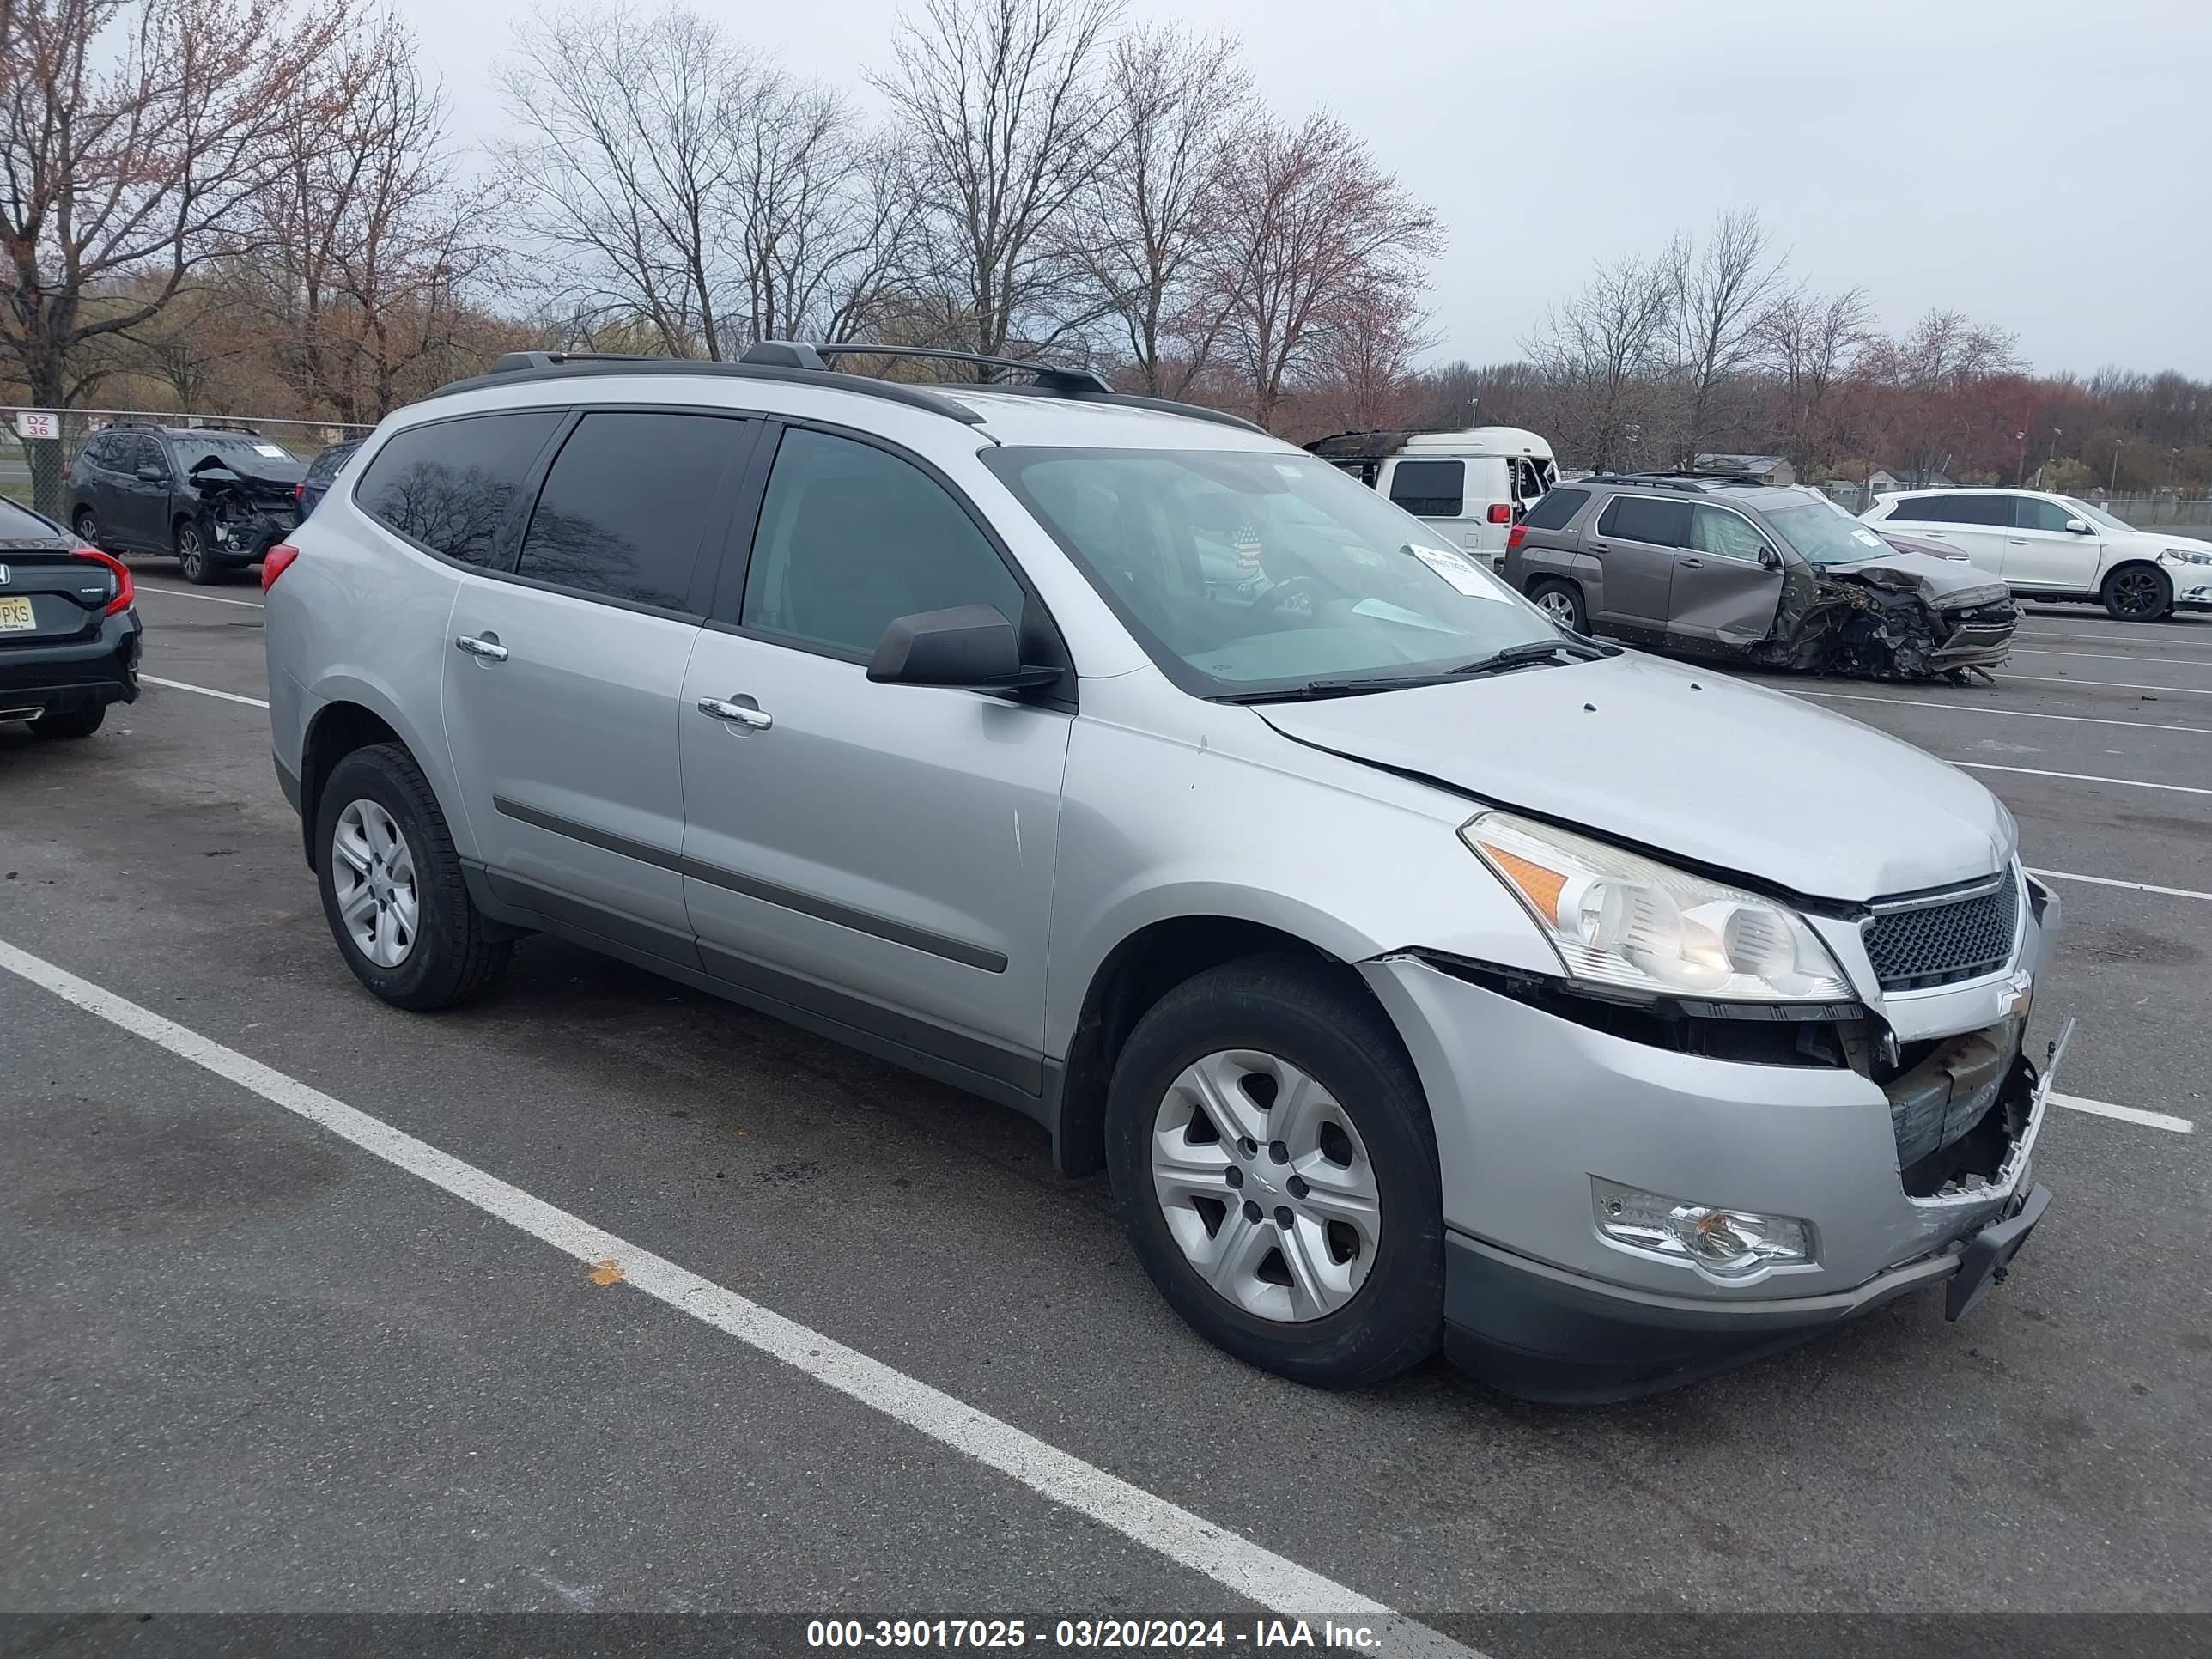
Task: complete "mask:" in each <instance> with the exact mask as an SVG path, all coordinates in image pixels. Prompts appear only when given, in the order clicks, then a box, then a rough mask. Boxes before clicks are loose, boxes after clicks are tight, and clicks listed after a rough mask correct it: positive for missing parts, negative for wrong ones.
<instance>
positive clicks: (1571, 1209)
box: [266, 344, 2058, 1400]
mask: <svg viewBox="0 0 2212 1659" xmlns="http://www.w3.org/2000/svg"><path fill="white" fill-rule="evenodd" d="M1019 367H1020V368H1023V369H1024V370H1025V371H1026V372H1028V373H1030V374H1035V375H1036V384H1034V385H1027V386H1006V385H1001V386H935V387H924V386H910V385H895V384H890V383H887V382H884V381H879V380H871V379H866V378H861V377H859V376H854V375H848V374H838V373H833V372H830V371H829V370H828V369H826V368H824V367H823V357H822V356H820V355H817V351H816V350H815V349H811V348H808V347H803V346H793V345H788V344H771V345H767V346H762V347H756V348H755V349H753V351H752V352H751V353H749V354H748V361H746V362H742V363H736V364H720V363H713V364H709V363H690V362H636V361H592V360H562V359H559V358H555V357H549V356H518V357H516V358H513V359H509V360H504V361H503V362H502V363H501V366H500V367H499V368H498V369H496V370H495V372H493V373H491V374H487V375H485V376H483V377H482V378H480V379H477V380H467V381H464V382H461V383H459V384H458V385H455V386H449V387H447V388H446V389H445V390H444V391H443V392H440V393H438V394H436V395H435V396H433V397H431V398H428V399H426V400H425V401H424V402H422V403H421V404H417V405H416V406H415V407H413V408H410V409H408V410H403V411H401V412H400V413H398V414H397V415H395V416H392V417H391V418H390V419H388V420H387V421H386V422H384V424H383V425H382V426H381V427H380V428H378V430H377V432H376V433H375V435H374V436H373V437H371V438H370V439H369V440H368V442H367V443H366V444H365V445H364V446H363V447H362V451H361V453H359V454H358V455H356V457H354V458H353V459H352V460H351V461H350V462H349V463H348V465H346V467H345V469H344V471H343V472H342V473H341V474H340V475H339V477H338V478H337V483H335V484H334V486H333V487H332V489H331V494H330V495H329V496H328V498H327V499H326V500H325V501H324V503H323V504H322V506H321V507H319V508H318V509H317V511H316V513H315V514H314V516H313V518H312V519H310V520H308V521H307V523H306V524H305V525H303V526H301V529H300V531H299V532H298V536H297V538H296V552H295V551H294V550H292V549H290V548H286V549H280V550H277V551H276V553H275V554H273V555H272V556H271V557H270V561H269V574H268V576H267V578H266V580H267V581H268V584H269V592H268V611H267V622H268V630H267V631H268V642H269V683H270V704H271V708H270V716H271V720H272V723H273V726H274V729H275V738H276V768H277V771H278V774H279V776H280V778H281V779H282V781H283V787H284V790H285V792H286V793H287V794H288V795H289V798H290V799H291V800H292V801H293V803H294V804H295V805H296V807H297V808H298V810H299V812H300V816H301V823H302V825H303V828H304V832H305V842H306V851H307V862H308V864H309V865H310V866H311V867H312V868H313V870H314V872H315V873H316V877H317V879H318V880H319V884H320V887H321V892H322V899H323V906H324V909H325V914H326V915H327V916H328V918H329V921H330V926H331V933H332V934H333V935H334V936H335V938H336V939H337V947H338V950H339V951H340V952H341V953H342V954H343V957H344V958H345V961H346V963H347V965H348V966H349V967H350V968H351V969H352V970H353V972H354V973H355V974H356V975H357V976H358V977H359V978H360V980H361V981H362V983H363V984H365V985H366V986H368V988H369V989H370V990H372V991H374V993H375V994H377V995H379V996H380V997H382V998H384V999H385V1000H387V1001H389V1002H392V1003H394V1004H397V1005H398V1006H401V1007H405V1008H415V1009H431V1008H441V1007H444V1006H448V1005H450V1004H453V1003H455V1002H458V1001H459V1000H462V999H464V998H466V997H469V996H472V995H474V994H477V993H479V992H482V991H483V989H484V988H485V987H487V986H488V985H489V984H490V983H491V981H493V980H494V979H495V977H496V976H497V975H498V973H499V971H500V969H501V967H502V966H503V965H504V964H505V963H506V962H507V957H508V954H509V952H510V951H512V950H513V948H514V945H515V942H516V941H517V940H518V939H521V938H523V937H524V936H525V935H526V934H529V933H539V932H543V933H556V934H559V935H562V936H563V937H565V938H568V939H573V940H576V941H579V942H581V943H583V944H585V945H590V946H592V947H593V948H595V949H599V950H601V951H606V952H608V953H610V954H611V955H614V956H617V957H623V958H624V959H625V960H627V961H629V962H632V963H638V964H641V965H642V966H645V967H647V968H649V969H653V970H654V971H656V972H659V973H662V974H665V975H669V976H671V977H672V978H675V979H677V980H680V981H684V982H685V983H687V984H690V985H692V986H696V987H701V988H703V989H706V990H708V991H711V992H714V993H716V994H720V995H723V996H726V997H728V998H731V999H732V1000H736V1001H738V1002H740V1003H744V1004H745V1005H748V1006H751V1007H754V1008H757V1009H760V1010H763V1011H766V1012H769V1013H772V1014H775V1015H776V1016H778V1017H780V1018H785V1019H787V1020H790V1021H793V1022H794V1023H796V1024H800V1025H803V1026H806V1027H808V1028H810V1029H812V1030H817V1031H819V1032H822V1033H824V1034H827V1035H829V1036H834V1037H836V1038H837V1039H839V1040H841V1041H842V1042H849V1043H852V1044H854V1045H855V1046H857V1047H860V1048H865V1049H867V1050H870V1051H872V1052H873V1053H875V1054H880V1055H884V1056H886V1057H888V1058H890V1059H892V1060H896V1061H898V1062H900V1063H901V1064H903V1065H906V1066H911V1067H913V1068H914V1069H915V1070H917V1071H920V1072H923V1073H928V1074H929V1075H931V1076H933V1077H936V1078H939V1079H946V1080H948V1081H950V1082H951V1083H953V1084H956V1085H958V1086H960V1087H962V1088H964V1089H968V1090H971V1091H975V1093H977V1094H980V1095H983V1096H986V1097H990V1098H992V1099H994V1100H997V1101H1000V1102H1003V1103H1006V1104H1007V1105H1009V1106H1012V1107H1013V1108H1014V1109H1017V1110H1018V1111H1020V1112H1022V1113H1024V1114H1026V1115H1028V1116H1030V1117H1031V1118H1033V1119H1035V1120H1036V1121H1037V1122H1038V1123H1040V1124H1042V1126H1043V1127H1044V1128H1045V1129H1046V1131H1047V1132H1048V1133H1049V1134H1050V1136H1051V1138H1052V1144H1053V1147H1054V1153H1055V1156H1056V1158H1057V1160H1058V1163H1059V1165H1060V1168H1061V1169H1062V1170H1065V1171H1066V1172H1067V1173H1068V1174H1070V1175H1081V1174H1085V1173H1088V1172H1091V1171H1095V1170H1100V1169H1102V1168H1103V1169H1104V1170H1107V1171H1108V1172H1109V1175H1110V1176H1111V1179H1112V1182H1113V1188H1114V1191H1115V1194H1116V1197H1117V1199H1118V1200H1119V1203H1120V1206H1121V1212H1122V1215H1123V1217H1124V1218H1125V1220H1126V1222H1127V1228H1128V1233H1129V1237H1130V1239H1131V1241H1132V1243H1133V1248H1134V1249H1135V1252H1136V1254H1137V1255H1138V1257H1139V1260H1140V1261H1142V1262H1143V1264H1144V1265H1145V1267H1146V1270H1147V1271H1148V1272H1149V1273H1151V1274H1152V1278H1153V1279H1154V1280H1155V1281H1156V1282H1157V1283H1158V1286H1159V1288H1160V1290H1161V1291H1162V1292H1163V1293H1164V1295H1165V1296H1166V1297H1167V1298H1168V1300H1169V1301H1170V1303H1172V1304H1174V1306H1175V1307H1176V1309H1177V1310H1178V1311H1180V1312H1181V1313H1182V1316H1184V1317H1185V1318H1186V1319H1187V1320H1188V1322H1190V1323H1191V1324H1192V1325H1193V1326H1194V1327H1195V1328H1197V1329H1198V1330H1200V1332H1202V1333H1203V1334H1205V1335H1206V1336H1207V1337H1209V1338H1211V1339H1212V1340H1214V1341H1215V1342H1217V1343H1218V1344H1220V1345H1221V1346H1223V1347H1225V1348H1226V1349H1228V1350H1230V1351H1231V1352H1234V1353H1236V1354H1237V1355H1239V1356H1241V1357H1243V1358H1245V1359H1247V1360H1249V1361H1250V1362H1252V1363H1253V1364H1258V1365H1261V1366H1264V1367H1267V1368H1268V1369H1270V1370H1275V1371H1278V1372H1279V1373H1281V1374H1283V1375H1285V1376H1291V1377H1295V1378H1298V1379H1301V1380H1304V1381H1307V1382H1310V1383H1325V1384H1334V1385H1344V1384H1352V1383H1370V1382H1373V1381H1375V1380H1376V1379H1379V1378H1382V1377H1384V1376H1389V1375H1390V1374H1392V1373H1393V1372H1395V1371H1397V1370H1401V1369H1403V1368H1404V1367H1406V1366H1408V1365H1411V1364H1414V1363H1415V1362H1417V1361H1419V1360H1420V1359H1421V1358H1423V1357H1424V1356H1425V1355H1428V1354H1430V1353H1431V1352H1433V1351H1434V1350H1436V1349H1437V1346H1439V1344H1440V1343H1441V1344H1442V1345H1443V1346H1446V1347H1447V1348H1448V1349H1449V1351H1450V1352H1452V1354H1453V1355H1454V1356H1455V1358H1457V1359H1458V1360H1460V1362H1461V1363H1462V1364H1464V1365H1466V1366H1467V1367H1468V1368H1469V1369H1470V1370H1474V1372H1476V1373H1477V1374H1479V1375H1480V1376H1484V1377H1486V1378H1488V1379H1490V1380H1491V1381H1492V1382H1494V1383H1497V1384H1498V1385H1499V1386H1502V1387H1504V1388H1506V1389H1510V1390H1513V1391H1516V1392H1518V1393H1522V1394H1524V1395H1531V1396H1535V1397H1548V1398H1555V1399H1573V1400H1595V1399H1604V1398H1618V1397H1623V1396H1626V1395H1632V1394H1636V1393H1639V1392H1644V1391H1646V1390H1649V1389H1654V1388H1657V1387H1662V1386H1664V1385H1666V1384H1668V1383H1674V1382H1679V1381H1681V1380H1684V1379H1686V1378H1687V1377H1689V1376H1695V1375H1697V1374H1699V1373H1700V1372H1702V1371H1705V1370H1711V1369H1713V1368H1715V1367H1717V1366H1718V1365H1721V1364H1727V1363H1729V1361H1731V1360H1734V1359H1736V1358H1742V1357H1744V1356H1745V1355H1747V1354H1748V1353H1750V1352H1756V1351H1759V1350H1761V1349H1764V1348H1766V1347H1771V1346H1775V1345H1777V1344H1778V1343H1781V1342H1784V1341H1787V1340H1790V1339H1792V1338H1795V1337H1798V1336H1802V1335H1803V1334H1808V1333H1810V1332H1813V1331H1815V1330H1818V1329H1820V1328H1823V1327H1826V1326H1828V1325H1831V1324H1833V1323H1835V1322H1838V1321H1840V1320H1844V1319H1848V1318H1850V1317H1851V1316H1855V1315H1857V1314H1860V1313H1863V1312H1864V1311H1866V1310H1868V1309H1869V1308H1871V1307H1874V1306H1875V1305H1876V1304H1881V1303H1883V1302H1886V1301H1887V1300H1889V1299H1890V1298H1892V1297H1896V1296H1899V1295H1900V1294H1903V1293H1905V1292H1906V1291H1914V1290H1917V1289H1922V1288H1924V1287H1929V1286H1933V1285H1938V1284H1944V1285H1947V1286H1948V1294H1949V1300H1950V1306H1951V1310H1952V1311H1953V1313H1954V1315H1955V1314H1956V1313H1958V1312H1960V1311H1963V1310H1964V1309H1965V1307H1966V1304H1968V1303H1969V1302H1971V1301H1972V1299H1973V1298H1974V1297H1976V1296H1977V1295H1978V1294H1979V1293H1980V1291H1982V1290H1983V1289H1984V1287H1985V1286H1987V1285H1989V1284H1990V1283H1991V1282H1992V1281H1993V1279H1995V1278H1996V1276H1997V1275H1996V1269H1997V1268H1999V1267H2002V1265H2003V1264H2004V1263H2005V1262H2006V1261H2008V1259H2009V1257H2010V1255H2011V1253H2012V1252H2013V1251H2014V1250H2015V1249H2017V1248H2018V1246H2019V1244H2020V1243H2021V1238H2022V1237H2024V1236H2025V1234H2026V1232H2027V1229H2028V1228H2029V1227H2030V1226H2032V1225H2033V1223H2034V1221H2035V1219H2036V1218H2037V1217H2038V1215H2039V1213H2040V1212H2041V1211H2042V1208H2043V1206H2044V1204H2045V1201H2046V1195H2045V1192H2044V1190H2043V1189H2042V1188H2034V1187H2032V1186H2031V1184H2030V1182H2029V1178H2028V1165H2029V1159H2030V1153H2031V1150H2032V1148H2033V1144H2034V1141H2035V1138H2036V1132H2037V1129H2038V1127H2039V1122H2040V1120H2041V1117H2042V1115H2043V1111H2044V1103H2045V1095H2046V1093H2047V1091H2048V1089H2049V1075H2050V1074H2049V1070H2048V1068H2047V1067H2046V1068H2045V1070H2044V1072H2043V1073H2041V1074H2040V1075H2039V1072H2038V1069H2037V1067H2036V1066H2033V1064H2031V1063H2030V1061H2029V1060H2027V1058H2025V1057H2024V1056H2023V1054H2022V1052H2021V1040H2022V1028H2023V1025H2024V1024H2025V1021H2026V1017H2027V1011H2028V1001H2029V997H2030V994H2031V990H2032V987H2033V984H2034V980H2035V975H2036V973H2037V970H2038V969H2039V966H2040V963H2041V961H2042V958H2043V955H2044V952H2045V948H2046V946H2047V943H2048V941H2049V940H2050V939H2051V936H2052V933H2053V932H2054V931H2055V929H2056V927H2057V920H2058V915H2057V902H2056V901H2055V900H2054V899H2053V898H2052V896H2051V894H2050V893H2049V892H2047V891H2046V890H2045V889H2044V888H2042V887H2041V886H2040V885H2039V884H2037V883H2035V882H2034V881H2033V880H2031V879H2029V878H2027V877H2026V876H2024V875H2023V873H2022V872H2021V867H2020V865H2019V863H2018V861H2017V860H2016V858H2015V845H2014V843H2015V826H2014V823H2013V821H2012V819H2011V817H2009V816H2008V814H2007V813H2006V811H2005V810H2004V808H2003V807H2002V806H2001V805H1999V804H1998V803H1997V802H1996V800H1995V799H1993V798H1992V797H1991V796H1990V794H1989V793H1987V792H1986V791H1985V790H1984V789H1983V787H1981V786H1980V785H1979V784H1978V783H1976V782H1974V781H1972V779H1970V778H1968V777H1966V775H1964V774H1962V773H1960V772H1957V771H1954V770H1953V769H1951V768H1949V767H1948V766H1945V765H1943V764H1942V763H1939V762H1937V761H1935V760H1932V759H1930V758H1929V757H1927V756H1925V755H1923V754H1922V753H1920V752H1919V751H1918V750H1914V749H1912V748H1910V747H1908V746H1906V745H1905V744H1901V743H1898V742H1896V741H1894V740H1893V739H1891V738H1887V737H1884V736H1882V735H1881V734H1880V733H1878V732H1873V731H1870V730H1869V729H1868V728H1866V727H1864V726H1858V725H1856V724H1854V723H1852V722H1850V721H1849V720H1843V719H1841V718H1838V717H1836V716H1833V715H1830V714H1825V713H1821V712H1820V711H1818V710H1816V709H1814V708H1809V707H1807V706H1806V705H1804V704H1802V703H1801V702H1796V701H1794V700H1792V699H1790V698H1788V697H1784V696H1779V695H1777V694H1775V693H1772V692H1769V691H1765V690H1758V689H1755V688H1753V687H1750V686H1747V685H1742V684H1735V683H1733V682H1731V681H1729V680H1727V679H1725V678H1717V677H1716V676H1714V675H1712V674H1711V673H1710V672H1701V671H1695V670H1691V669H1686V668H1682V667H1678V666H1675V665H1670V664H1668V663H1664V662H1661V661H1657V660H1655V659H1650V658H1648V657H1644V656H1640V655H1637V654H1633V653H1626V652H1623V651H1621V650H1620V649H1619V648H1618V647H1609V646H1600V645H1598V644H1596V643H1595V642H1593V641H1589V640H1587V639H1584V638H1583V637H1581V636H1579V635H1576V634H1573V633H1571V632H1568V631H1564V630H1562V629H1559V627H1557V626H1555V625H1554V623H1553V621H1552V620H1551V619H1550V618H1548V617H1546V616H1545V614H1544V613H1543V612H1542V611H1540V610H1538V609H1537V608H1536V607H1535V606H1534V605H1530V604H1529V603H1528V602H1527V601H1525V600H1523V599H1522V598H1520V597H1519V596H1518V595H1516V594H1515V593H1514V592H1510V590H1509V589H1508V588H1506V587H1505V586H1504V585H1503V584H1502V583H1500V582H1499V581H1498V580H1497V579H1496V578H1495V577H1493V576H1492V574H1490V573H1489V572H1487V571H1486V570H1483V569H1482V568H1480V567H1479V566H1478V565H1477V564H1476V563H1474V562H1472V561H1470V560H1469V559H1468V558H1467V557H1466V556H1464V555H1463V554H1462V553H1460V552H1458V551H1455V550H1452V549H1449V548H1447V547H1444V546H1442V545H1440V544H1438V543H1437V538H1435V537H1434V536H1433V535H1432V534H1431V532H1428V531H1427V530H1425V528H1424V527H1423V526H1421V524H1420V523H1419V521H1418V520H1414V519H1412V518H1409V517H1407V515H1406V514H1405V513H1402V512H1401V511H1400V510H1399V509H1398V508H1396V507H1393V506H1392V505H1391V504H1390V503H1389V501H1386V500H1384V499H1383V498H1382V497H1380V496H1378V495H1376V494H1375V493H1374V492H1372V491H1370V490H1368V489H1363V488H1361V487H1360V486H1359V485H1358V483H1355V482H1354V481H1353V480H1352V479H1350V478H1348V477H1345V476H1344V475H1342V474H1341V473H1340V472H1338V471H1336V470H1335V469H1334V468H1333V467H1331V466H1330V465H1328V463H1327V462H1326V461H1322V460H1318V459H1315V458H1314V457H1312V456H1310V455H1307V454H1305V453H1303V452H1301V451H1299V450H1297V449H1294V448H1292V447H1290V446H1289V445H1287V444H1284V443H1280V442H1278V441H1275V440H1274V439H1273V438H1270V437H1268V436H1267V435H1265V434H1264V433H1261V432H1260V431H1259V430H1257V429H1256V428H1251V427H1249V426H1247V425H1245V424H1244V423H1243V422H1239V421H1237V420H1235V419H1233V418H1231V417H1228V416H1220V415H1217V414H1214V413H1212V412H1210V411H1206V410H1196V409H1190V408H1184V407H1181V406H1177V405H1174V404H1159V403H1154V402H1148V401H1146V400H1144V399H1139V398H1127V397H1118V396H1115V395H1113V394H1112V393H1110V392H1108V391H1107V389H1106V388H1105V387H1104V386H1103V384H1102V383H1100V382H1098V381H1097V380H1094V379H1092V378H1091V376H1089V375H1087V374H1082V373H1080V372H1077V371H1066V370H1054V369H1040V368H1038V366H1037V365H1035V364H1025V365H1020V366H1019Z"/></svg>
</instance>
